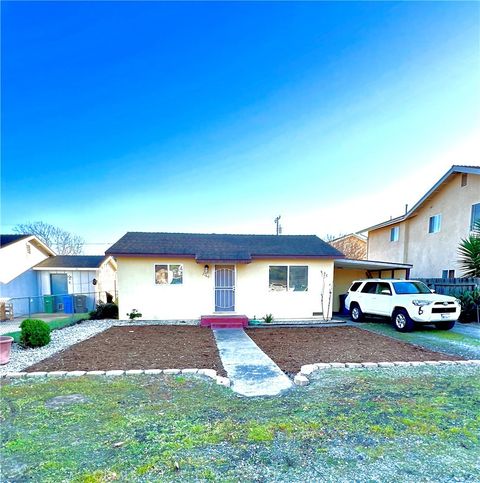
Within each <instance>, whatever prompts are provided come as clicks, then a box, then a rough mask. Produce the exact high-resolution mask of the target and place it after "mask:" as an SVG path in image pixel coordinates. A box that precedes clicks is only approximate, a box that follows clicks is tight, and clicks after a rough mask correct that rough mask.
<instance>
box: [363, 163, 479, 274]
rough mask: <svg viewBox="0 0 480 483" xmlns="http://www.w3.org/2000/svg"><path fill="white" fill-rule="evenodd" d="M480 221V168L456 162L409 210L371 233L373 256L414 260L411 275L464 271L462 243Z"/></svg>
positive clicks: (368, 230) (372, 229) (369, 250)
mask: <svg viewBox="0 0 480 483" xmlns="http://www.w3.org/2000/svg"><path fill="white" fill-rule="evenodd" d="M476 220H480V167H477V166H452V167H451V169H449V170H448V172H447V173H445V175H444V176H443V177H442V178H441V179H440V180H439V181H438V182H437V183H435V185H434V186H433V187H432V188H431V189H430V190H429V191H428V192H427V193H426V194H425V195H424V196H423V197H422V198H421V199H420V200H419V201H418V202H417V203H416V204H415V205H414V206H413V208H412V209H411V210H409V211H407V212H406V213H405V214H404V215H402V216H399V217H397V218H394V219H391V220H387V221H384V222H382V223H378V224H377V225H374V226H372V227H370V228H367V229H365V230H364V232H368V258H369V259H371V260H389V261H391V262H398V263H407V264H412V265H413V268H412V271H411V277H412V278H414V277H418V278H453V277H460V276H461V275H462V272H461V267H460V265H459V263H458V252H457V249H458V244H459V242H460V241H461V239H462V238H465V237H467V236H468V235H469V233H470V231H471V229H472V227H473V224H474V222H475V221H476Z"/></svg>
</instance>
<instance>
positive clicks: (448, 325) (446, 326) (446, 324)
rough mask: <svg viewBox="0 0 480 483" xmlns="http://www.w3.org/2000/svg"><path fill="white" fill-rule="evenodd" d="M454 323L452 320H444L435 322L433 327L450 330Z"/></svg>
mask: <svg viewBox="0 0 480 483" xmlns="http://www.w3.org/2000/svg"><path fill="white" fill-rule="evenodd" d="M454 325H455V321H454V320H446V321H445V322H437V323H436V324H435V327H436V328H437V329H438V330H450V329H452V328H453V326H454Z"/></svg>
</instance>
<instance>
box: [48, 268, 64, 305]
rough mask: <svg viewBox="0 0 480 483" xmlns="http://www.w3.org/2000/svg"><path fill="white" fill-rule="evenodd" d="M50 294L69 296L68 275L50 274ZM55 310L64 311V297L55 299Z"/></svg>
mask: <svg viewBox="0 0 480 483" xmlns="http://www.w3.org/2000/svg"><path fill="white" fill-rule="evenodd" d="M50 294H51V295H66V294H68V278H67V274H66V273H51V274H50ZM55 309H56V310H63V297H55Z"/></svg>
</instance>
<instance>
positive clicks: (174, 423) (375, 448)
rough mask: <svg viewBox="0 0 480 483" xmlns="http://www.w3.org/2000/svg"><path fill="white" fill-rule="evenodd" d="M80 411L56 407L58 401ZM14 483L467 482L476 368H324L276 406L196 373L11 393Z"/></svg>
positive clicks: (473, 457) (7, 430)
mask: <svg viewBox="0 0 480 483" xmlns="http://www.w3.org/2000/svg"><path fill="white" fill-rule="evenodd" d="M72 394H76V395H81V396H82V397H83V398H84V402H77V403H75V404H69V405H65V406H57V407H52V401H51V399H52V398H54V397H57V396H60V395H72ZM1 396H2V397H1V414H2V421H1V425H2V446H1V456H2V472H3V478H4V479H6V480H8V481H12V480H15V481H24V480H31V481H52V482H53V481H54V482H58V481H77V482H99V481H114V480H118V481H149V482H150V481H173V480H176V481H178V480H180V479H181V480H182V481H191V480H195V481H207V480H221V481H226V480H228V481H234V480H235V481H236V480H244V481H288V482H291V481H307V480H308V481H312V480H316V481H318V480H321V481H332V482H333V481H334V482H339V481H353V480H354V481H419V480H422V481H437V482H438V481H452V480H453V481H472V480H474V479H476V478H478V470H479V465H480V443H479V429H480V416H479V407H480V406H479V403H480V368H479V367H478V366H477V367H475V366H470V367H461V366H448V367H447V366H444V367H441V368H438V367H417V368H414V367H408V368H398V367H397V368H392V369H375V370H348V371H346V370H343V371H342V370H333V369H332V370H329V371H324V372H321V373H318V374H317V375H316V376H315V377H314V380H313V382H312V384H311V385H310V386H308V387H306V388H297V389H295V390H292V391H290V392H288V393H287V394H285V395H283V396H281V397H276V398H263V399H246V398H240V397H238V396H236V395H235V394H234V393H232V392H231V391H230V390H229V389H227V388H224V387H221V386H217V385H215V384H214V383H212V382H210V381H204V380H200V379H197V378H195V377H184V376H177V377H165V376H147V375H142V376H120V377H116V378H103V377H82V378H59V379H55V378H52V379H40V380H32V379H28V380H17V381H15V382H8V383H3V387H2V388H1Z"/></svg>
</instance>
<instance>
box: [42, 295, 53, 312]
mask: <svg viewBox="0 0 480 483" xmlns="http://www.w3.org/2000/svg"><path fill="white" fill-rule="evenodd" d="M43 310H44V312H46V313H47V314H53V313H54V312H55V296H54V295H44V296H43Z"/></svg>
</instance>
